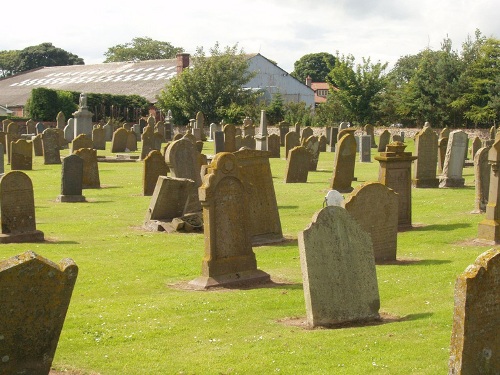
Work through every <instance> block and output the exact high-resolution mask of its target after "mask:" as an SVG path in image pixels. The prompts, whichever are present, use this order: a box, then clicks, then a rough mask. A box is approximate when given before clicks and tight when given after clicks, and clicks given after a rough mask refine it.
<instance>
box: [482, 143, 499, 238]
mask: <svg viewBox="0 0 500 375" xmlns="http://www.w3.org/2000/svg"><path fill="white" fill-rule="evenodd" d="M488 162H489V164H490V188H489V192H488V204H487V205H486V215H485V218H484V219H483V220H482V221H481V222H480V223H479V226H478V238H479V239H480V240H485V241H488V242H491V243H492V244H497V243H500V210H499V207H500V183H499V182H500V173H499V166H500V139H497V140H496V141H495V143H494V144H493V146H491V148H490V150H489V151H488Z"/></svg>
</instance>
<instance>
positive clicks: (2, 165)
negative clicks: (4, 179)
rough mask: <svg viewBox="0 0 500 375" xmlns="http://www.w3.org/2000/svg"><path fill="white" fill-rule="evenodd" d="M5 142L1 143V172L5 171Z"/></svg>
mask: <svg viewBox="0 0 500 375" xmlns="http://www.w3.org/2000/svg"><path fill="white" fill-rule="evenodd" d="M4 163H5V162H4V153H3V144H1V143H0V174H3V173H5V166H4Z"/></svg>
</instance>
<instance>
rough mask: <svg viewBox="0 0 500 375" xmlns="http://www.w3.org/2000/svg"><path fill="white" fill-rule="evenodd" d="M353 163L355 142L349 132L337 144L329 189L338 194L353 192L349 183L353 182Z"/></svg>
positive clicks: (351, 133) (354, 161) (354, 159)
mask: <svg viewBox="0 0 500 375" xmlns="http://www.w3.org/2000/svg"><path fill="white" fill-rule="evenodd" d="M355 163H356V140H355V139H354V135H353V132H349V133H347V134H345V135H344V136H343V137H342V139H340V141H339V142H338V143H337V151H336V152H335V157H334V160H333V174H332V178H331V180H330V189H332V190H337V191H338V192H340V193H350V192H351V191H352V190H353V188H352V187H351V183H352V181H353V180H354V166H355Z"/></svg>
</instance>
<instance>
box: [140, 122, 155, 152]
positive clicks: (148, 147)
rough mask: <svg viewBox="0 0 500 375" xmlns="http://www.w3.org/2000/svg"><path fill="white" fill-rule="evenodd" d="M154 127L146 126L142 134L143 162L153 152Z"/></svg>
mask: <svg viewBox="0 0 500 375" xmlns="http://www.w3.org/2000/svg"><path fill="white" fill-rule="evenodd" d="M150 117H151V116H150ZM153 126H154V125H153ZM153 126H149V125H148V126H146V127H145V128H144V131H143V132H142V135H141V140H142V148H141V160H143V159H144V158H145V157H146V156H148V154H149V153H150V152H151V151H152V150H153V136H154V129H153Z"/></svg>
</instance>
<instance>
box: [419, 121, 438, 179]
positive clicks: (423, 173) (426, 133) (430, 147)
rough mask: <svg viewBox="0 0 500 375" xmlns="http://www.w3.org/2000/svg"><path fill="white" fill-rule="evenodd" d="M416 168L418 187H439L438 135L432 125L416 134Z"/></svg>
mask: <svg viewBox="0 0 500 375" xmlns="http://www.w3.org/2000/svg"><path fill="white" fill-rule="evenodd" d="M415 156H417V157H418V159H416V160H415V168H414V169H413V181H412V183H413V186H415V187H417V188H437V187H438V186H439V180H438V178H437V177H436V166H437V156H438V136H437V134H436V132H434V130H432V128H431V127H430V126H426V127H424V128H423V129H422V130H421V131H420V132H418V133H417V135H416V136H415Z"/></svg>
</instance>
